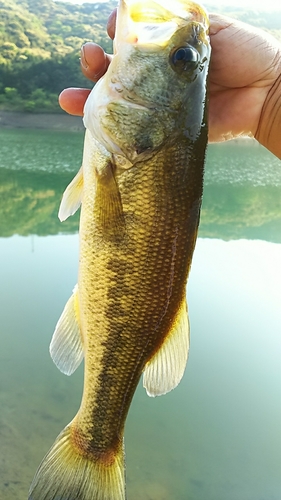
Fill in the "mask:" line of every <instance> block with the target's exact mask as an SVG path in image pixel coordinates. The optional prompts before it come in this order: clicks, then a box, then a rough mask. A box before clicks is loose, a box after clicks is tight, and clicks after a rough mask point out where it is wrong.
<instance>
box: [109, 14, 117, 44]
mask: <svg viewBox="0 0 281 500" xmlns="http://www.w3.org/2000/svg"><path fill="white" fill-rule="evenodd" d="M116 14H117V9H114V10H113V11H112V12H111V14H110V16H109V18H108V21H107V33H108V35H109V36H110V38H111V39H112V40H113V38H114V37H115V28H116Z"/></svg>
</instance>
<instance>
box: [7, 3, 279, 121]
mask: <svg viewBox="0 0 281 500" xmlns="http://www.w3.org/2000/svg"><path fill="white" fill-rule="evenodd" d="M116 3H117V1H115V0H110V1H109V2H106V3H95V4H87V3H86V4H84V5H73V4H70V3H62V2H54V1H53V0H0V109H5V110H22V111H30V112H32V111H33V112H34V111H46V112H48V111H59V106H58V104H57V96H58V94H59V93H60V92H61V90H62V89H63V88H65V87H67V86H91V84H90V82H88V81H87V80H86V79H85V78H84V77H83V76H82V74H81V72H80V69H79V51H80V47H81V45H82V44H83V43H85V42H86V41H89V40H94V41H95V42H97V43H100V44H101V45H102V46H103V47H104V48H105V49H106V50H107V51H110V50H111V41H110V40H109V39H108V37H107V35H106V22H107V18H108V15H109V13H110V12H111V10H112V8H113V7H114V6H115V5H116ZM233 3H235V2H234V0H233ZM208 10H209V11H217V10H218V8H217V7H216V6H215V5H214V6H211V7H208ZM224 13H225V14H227V15H230V16H233V17H236V18H239V19H241V20H245V21H247V22H248V23H251V24H253V25H255V26H258V27H261V28H264V29H266V30H268V31H271V32H272V33H273V34H274V35H275V36H276V37H277V38H279V39H280V40H281V21H280V11H279V13H278V14H277V15H276V13H272V12H271V13H268V12H263V13H262V14H261V13H259V12H257V11H242V10H241V9H240V10H239V9H238V8H235V7H226V8H224Z"/></svg>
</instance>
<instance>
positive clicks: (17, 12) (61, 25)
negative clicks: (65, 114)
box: [0, 0, 116, 111]
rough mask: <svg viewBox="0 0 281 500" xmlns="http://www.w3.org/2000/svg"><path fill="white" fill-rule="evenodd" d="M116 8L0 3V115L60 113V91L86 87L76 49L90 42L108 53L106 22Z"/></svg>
mask: <svg viewBox="0 0 281 500" xmlns="http://www.w3.org/2000/svg"><path fill="white" fill-rule="evenodd" d="M115 5H116V2H114V0H113V1H111V2H108V3H97V4H84V5H82V6H79V5H72V4H68V3H62V2H53V1H52V0H0V109H6V110H7V109H8V110H9V109H18V110H23V111H35V110H40V111H44V110H45V111H59V106H58V104H57V97H58V94H59V93H60V91H61V90H62V89H63V88H65V87H67V86H70V85H71V86H81V85H82V86H91V83H90V82H88V81H87V80H86V79H85V78H84V77H83V76H82V74H81V72H80V69H79V51H80V47H81V45H82V44H83V43H85V42H86V41H90V40H95V41H96V42H97V43H101V44H102V45H103V46H104V48H105V49H106V50H108V51H111V45H112V44H111V41H110V40H109V39H108V37H107V36H106V22H107V18H108V15H109V13H110V12H111V10H112V8H113V6H115Z"/></svg>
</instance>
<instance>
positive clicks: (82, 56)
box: [80, 45, 89, 70]
mask: <svg viewBox="0 0 281 500" xmlns="http://www.w3.org/2000/svg"><path fill="white" fill-rule="evenodd" d="M80 52H81V58H80V64H81V66H82V67H83V68H84V69H85V70H87V69H88V68H89V64H88V63H87V61H86V57H85V51H84V45H82V47H81V49H80Z"/></svg>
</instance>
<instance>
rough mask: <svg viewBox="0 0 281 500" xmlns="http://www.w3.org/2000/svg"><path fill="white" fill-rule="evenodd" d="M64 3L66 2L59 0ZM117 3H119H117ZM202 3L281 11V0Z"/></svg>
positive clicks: (81, 0)
mask: <svg viewBox="0 0 281 500" xmlns="http://www.w3.org/2000/svg"><path fill="white" fill-rule="evenodd" d="M59 1H64V0H59ZM65 1H68V2H69V3H77V4H82V3H96V1H97V0H86V1H85V0H65ZM116 3H117V1H116ZM200 3H202V4H203V5H205V6H206V7H208V4H213V5H214V4H217V5H227V6H231V5H235V6H237V7H244V8H245V9H247V8H248V7H249V8H255V9H256V10H265V9H266V10H267V11H268V10H280V11H281V0H200ZM280 25H281V20H280Z"/></svg>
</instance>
